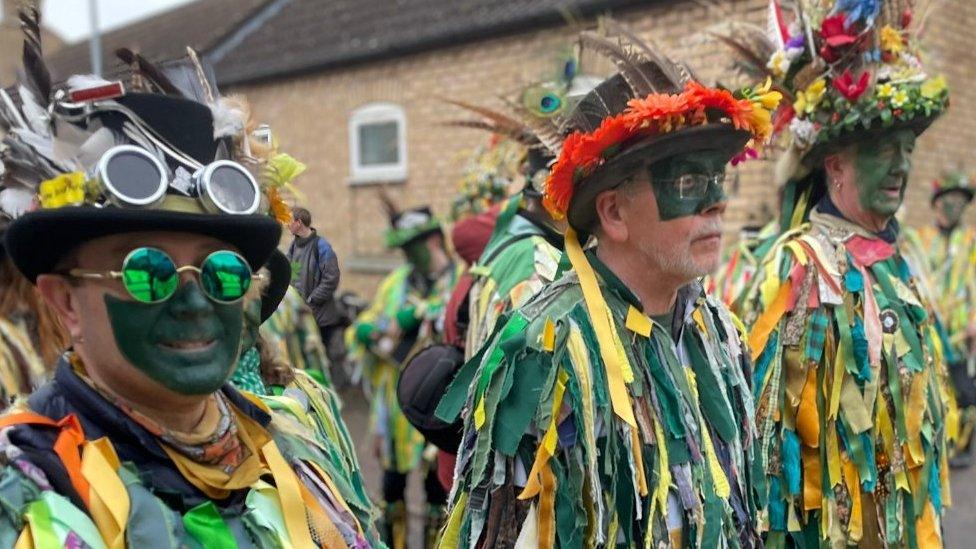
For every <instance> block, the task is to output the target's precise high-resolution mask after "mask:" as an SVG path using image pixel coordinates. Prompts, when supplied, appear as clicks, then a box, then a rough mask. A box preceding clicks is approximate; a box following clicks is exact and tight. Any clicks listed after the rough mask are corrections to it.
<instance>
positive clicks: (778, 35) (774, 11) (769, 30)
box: [766, 0, 790, 50]
mask: <svg viewBox="0 0 976 549" xmlns="http://www.w3.org/2000/svg"><path fill="white" fill-rule="evenodd" d="M789 34H790V33H789V31H787V30H786V23H785V22H784V21H783V10H781V9H780V7H779V2H777V1H776V0H769V6H768V8H767V10H766V39H767V40H769V41H770V43H772V44H773V46H774V47H775V48H776V49H777V50H781V49H783V48H785V47H786V41H787V40H788V39H789Z"/></svg>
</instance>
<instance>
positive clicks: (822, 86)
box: [793, 78, 827, 114]
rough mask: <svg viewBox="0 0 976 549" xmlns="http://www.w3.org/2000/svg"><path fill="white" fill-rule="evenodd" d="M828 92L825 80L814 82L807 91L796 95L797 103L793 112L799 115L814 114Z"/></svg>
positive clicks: (820, 79)
mask: <svg viewBox="0 0 976 549" xmlns="http://www.w3.org/2000/svg"><path fill="white" fill-rule="evenodd" d="M826 92H827V81H826V80H824V79H823V78H818V79H816V80H814V81H813V83H811V84H810V85H809V86H807V89H806V90H804V91H801V92H799V93H797V94H796V102H794V103H793V110H795V111H796V112H798V113H807V114H810V113H812V112H813V111H815V110H816V109H817V106H818V105H820V102H821V101H822V100H823V97H824V93H826Z"/></svg>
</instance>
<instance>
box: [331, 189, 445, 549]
mask: <svg viewBox="0 0 976 549" xmlns="http://www.w3.org/2000/svg"><path fill="white" fill-rule="evenodd" d="M381 198H382V200H383V204H384V206H385V208H386V210H387V214H388V215H389V219H390V230H389V231H387V233H386V243H387V246H388V247H390V248H398V249H400V250H401V251H402V252H403V254H404V256H405V257H406V259H407V262H406V263H405V264H404V265H402V266H400V267H398V268H396V269H395V270H394V271H393V272H392V273H390V275H389V276H387V277H386V278H385V279H384V280H383V281H382V282H381V283H380V285H379V288H378V289H377V291H376V296H375V297H374V298H373V302H372V304H371V305H370V307H369V308H368V309H366V310H365V311H363V312H362V314H360V316H359V318H357V319H356V322H354V323H353V325H352V326H350V327H349V330H348V331H347V333H346V341H347V344H348V348H349V351H350V357H351V358H352V359H353V360H354V361H357V363H358V365H359V367H360V368H362V369H363V371H364V379H365V380H366V382H367V383H368V384H369V386H370V388H371V392H372V395H373V402H372V409H371V421H370V424H371V429H372V435H373V441H374V448H373V449H374V452H375V453H376V455H377V458H378V459H380V460H381V463H382V465H383V481H382V490H383V503H384V505H385V510H384V525H383V536H384V541H385V542H386V543H387V544H388V545H389V546H391V547H393V548H395V549H403V548H405V547H406V543H407V509H406V503H405V499H404V497H405V491H406V484H407V475H408V474H409V473H410V472H411V471H415V470H417V469H418V468H420V466H421V464H422V463H423V465H424V469H425V471H424V474H425V480H424V490H425V493H426V497H427V505H428V508H427V521H426V525H425V529H426V532H425V539H434V538H435V537H436V532H437V531H438V530H439V529H440V526H441V524H442V522H443V516H444V505H445V503H446V501H447V494H446V493H445V491H444V488H443V486H441V484H440V482H439V481H438V480H437V470H436V467H435V466H433V464H432V463H429V462H428V460H425V459H422V458H423V457H424V456H425V455H431V454H425V451H424V450H425V448H426V447H427V444H426V442H425V440H424V437H423V435H421V434H420V433H419V432H418V431H417V430H416V429H414V428H413V427H412V426H411V425H410V422H409V421H408V420H407V418H406V416H404V415H403V411H402V410H401V409H400V405H399V403H398V401H397V396H396V387H397V381H398V380H399V372H400V367H401V365H402V364H403V363H404V361H406V360H407V359H409V358H410V357H411V356H412V355H413V354H414V353H416V352H417V351H419V350H421V349H423V348H424V347H426V346H428V345H431V344H435V343H441V342H442V341H443V326H442V323H441V322H440V317H441V312H442V311H443V309H444V305H445V303H446V302H447V299H448V298H449V297H450V294H451V290H452V289H453V288H454V285H455V283H456V281H457V279H458V277H459V276H460V269H461V267H460V265H457V264H455V263H454V261H453V259H452V258H451V256H450V255H448V253H447V249H446V248H445V245H444V235H443V232H442V230H441V225H440V222H439V221H438V220H437V218H435V217H434V215H433V214H432V213H431V211H430V208H427V207H418V208H411V209H407V210H404V211H400V210H398V208H397V207H396V206H395V205H394V204H393V202H392V201H391V200H390V199H389V197H387V196H386V195H385V194H384V195H381Z"/></svg>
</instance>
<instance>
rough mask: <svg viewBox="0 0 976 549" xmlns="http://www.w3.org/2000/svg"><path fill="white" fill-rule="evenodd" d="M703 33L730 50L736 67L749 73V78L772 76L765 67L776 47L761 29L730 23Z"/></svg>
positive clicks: (737, 22)
mask: <svg viewBox="0 0 976 549" xmlns="http://www.w3.org/2000/svg"><path fill="white" fill-rule="evenodd" d="M705 32H706V33H707V34H708V35H709V36H713V37H715V38H716V39H717V40H718V41H720V42H722V43H723V44H725V45H726V46H728V47H729V49H731V50H732V52H733V54H734V58H735V62H736V67H737V68H739V69H740V70H744V71H746V72H751V73H752V74H750V76H755V75H762V76H763V77H766V76H769V77H772V76H773V74H772V71H770V70H769V68H768V67H767V66H766V65H767V63H768V62H769V58H770V57H771V56H772V55H773V53H774V52H775V51H776V45H775V44H773V43H772V42H771V41H770V40H769V37H768V36H766V31H764V30H763V29H761V28H759V27H757V26H755V25H752V24H749V23H742V22H739V21H730V22H727V23H721V24H719V25H715V26H713V27H710V28H708V29H706V30H705Z"/></svg>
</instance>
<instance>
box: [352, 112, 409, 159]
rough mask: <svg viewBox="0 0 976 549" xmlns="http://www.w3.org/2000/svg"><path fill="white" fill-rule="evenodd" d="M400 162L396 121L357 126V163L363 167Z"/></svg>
mask: <svg viewBox="0 0 976 549" xmlns="http://www.w3.org/2000/svg"><path fill="white" fill-rule="evenodd" d="M399 161H400V149H399V147H398V144H397V123H396V121H393V120H391V121H389V122H377V123H374V124H363V125H362V126H359V163H360V165H363V166H376V165H382V164H396V163H397V162H399Z"/></svg>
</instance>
